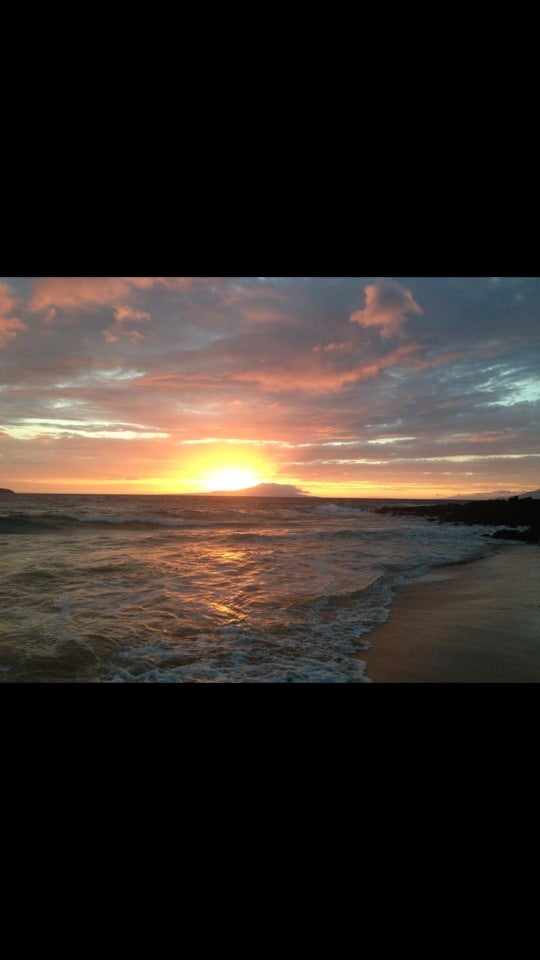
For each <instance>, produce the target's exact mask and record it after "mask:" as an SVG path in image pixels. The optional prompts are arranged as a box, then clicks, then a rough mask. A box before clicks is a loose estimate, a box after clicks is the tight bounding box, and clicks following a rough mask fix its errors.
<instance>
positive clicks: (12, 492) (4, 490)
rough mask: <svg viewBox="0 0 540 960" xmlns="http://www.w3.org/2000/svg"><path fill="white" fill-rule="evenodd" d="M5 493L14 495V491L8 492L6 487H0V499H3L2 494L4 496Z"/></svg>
mask: <svg viewBox="0 0 540 960" xmlns="http://www.w3.org/2000/svg"><path fill="white" fill-rule="evenodd" d="M6 493H7V494H10V493H11V494H14V493H15V491H14V490H8V489H7V488H6V487H0V497H3V496H4V494H6Z"/></svg>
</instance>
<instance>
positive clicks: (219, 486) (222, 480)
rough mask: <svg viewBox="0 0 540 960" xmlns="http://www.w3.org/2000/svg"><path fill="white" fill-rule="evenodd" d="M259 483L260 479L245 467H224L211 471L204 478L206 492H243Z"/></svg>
mask: <svg viewBox="0 0 540 960" xmlns="http://www.w3.org/2000/svg"><path fill="white" fill-rule="evenodd" d="M258 483H260V477H259V476H258V475H257V474H256V473H255V472H254V471H253V470H249V469H246V468H245V467H224V468H221V469H219V470H213V471H212V472H211V473H209V474H208V476H207V477H206V478H205V481H204V485H205V487H206V489H207V490H243V489H244V488H245V487H254V486H255V485H256V484H258Z"/></svg>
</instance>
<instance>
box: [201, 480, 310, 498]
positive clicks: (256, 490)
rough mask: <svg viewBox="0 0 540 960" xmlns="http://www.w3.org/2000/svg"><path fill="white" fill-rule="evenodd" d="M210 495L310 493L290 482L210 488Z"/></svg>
mask: <svg viewBox="0 0 540 960" xmlns="http://www.w3.org/2000/svg"><path fill="white" fill-rule="evenodd" d="M210 496H212V497H309V496H310V494H309V493H306V492H305V490H300V488H299V487H295V486H293V484H292V483H258V484H257V486H256V487H245V488H244V490H212V492H211V494H210Z"/></svg>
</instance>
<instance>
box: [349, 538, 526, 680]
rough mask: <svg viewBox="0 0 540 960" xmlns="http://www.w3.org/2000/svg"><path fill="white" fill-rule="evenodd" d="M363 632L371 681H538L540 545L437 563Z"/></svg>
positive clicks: (512, 546) (507, 546) (510, 547)
mask: <svg viewBox="0 0 540 960" xmlns="http://www.w3.org/2000/svg"><path fill="white" fill-rule="evenodd" d="M369 640H370V642H371V643H372V644H373V649H371V650H369V651H367V652H366V653H363V654H362V655H361V657H360V659H362V660H364V661H365V662H366V664H367V670H366V674H367V676H368V677H369V678H370V679H371V680H372V681H373V682H375V683H530V682H538V681H540V548H539V547H538V546H536V545H528V544H523V545H522V544H520V545H517V544H505V545H504V546H501V547H500V549H498V551H497V553H496V554H495V555H494V556H491V557H489V558H486V559H483V560H477V561H473V562H471V563H468V564H462V565H453V566H447V567H439V568H438V569H437V570H436V571H433V572H432V573H431V574H428V575H427V576H425V577H422V578H420V579H419V580H416V581H415V582H414V583H412V584H409V585H407V586H404V587H402V588H400V590H399V591H398V593H397V595H396V598H395V600H394V602H393V604H392V607H391V611H390V618H389V620H388V621H387V622H386V623H384V624H381V625H380V626H379V627H376V628H375V630H373V631H372V633H370V634H369Z"/></svg>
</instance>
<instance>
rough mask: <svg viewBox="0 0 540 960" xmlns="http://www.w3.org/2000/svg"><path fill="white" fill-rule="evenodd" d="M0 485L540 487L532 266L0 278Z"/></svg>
mask: <svg viewBox="0 0 540 960" xmlns="http://www.w3.org/2000/svg"><path fill="white" fill-rule="evenodd" d="M0 364H1V376H0V486H3V487H9V488H11V489H13V490H16V491H20V492H38V493H39V492H43V493H48V492H62V493H64V492H65V493H71V492H74V493H197V492H205V491H209V490H213V489H227V488H229V489H230V488H233V487H242V486H251V485H254V484H257V483H260V482H265V483H282V484H292V485H294V486H296V487H298V488H300V489H301V490H303V491H306V492H308V493H312V494H318V495H323V496H326V495H329V496H343V497H345V496H359V497H362V496H366V497H376V496H387V497H430V496H443V497H445V496H457V495H468V494H474V493H492V492H499V491H500V492H503V491H504V492H506V493H513V492H515V493H518V492H522V491H526V490H533V489H536V488H538V487H540V443H539V439H540V438H539V428H540V278H515V277H482V278H474V277H468V278H459V277H458V278H455V277H442V278H434V277H429V278H426V277H393V278H376V277H346V278H341V277H340V278H335V277H323V278H321V277H287V278H273V277H249V278H244V277H240V278H237V277H234V278H231V277H227V278H216V277H197V278H186V277H137V278H133V277H83V278H81V277H73V278H56V277H54V278H50V277H38V278H18V277H17V278H11V277H8V278H0Z"/></svg>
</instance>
